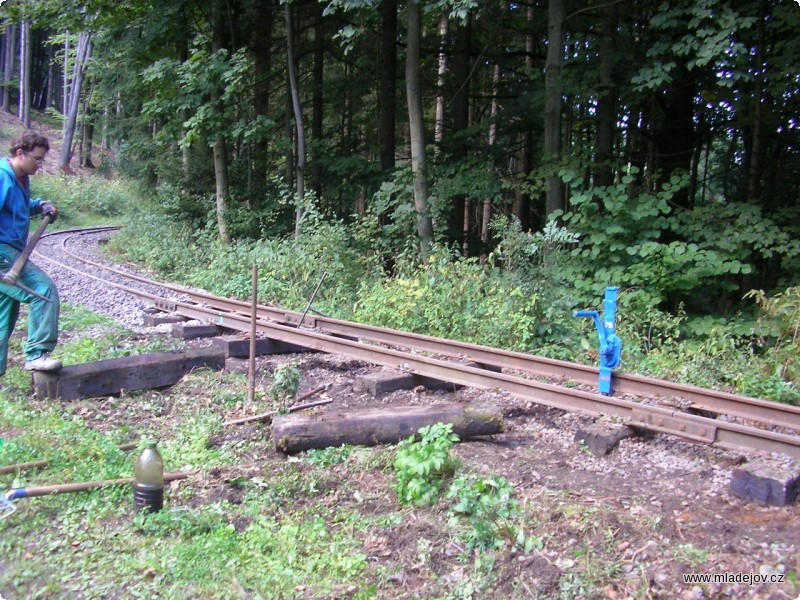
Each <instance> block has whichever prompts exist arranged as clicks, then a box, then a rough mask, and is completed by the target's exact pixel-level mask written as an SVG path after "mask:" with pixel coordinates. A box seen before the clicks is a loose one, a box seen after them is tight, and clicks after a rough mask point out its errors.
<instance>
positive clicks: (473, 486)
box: [447, 475, 521, 549]
mask: <svg viewBox="0 0 800 600" xmlns="http://www.w3.org/2000/svg"><path fill="white" fill-rule="evenodd" d="M447 498H449V499H451V500H453V501H454V504H453V506H452V507H451V508H450V514H451V515H454V516H458V517H464V518H466V519H467V520H468V521H469V524H470V530H469V531H468V532H467V534H466V542H467V545H468V546H469V547H470V548H475V547H479V548H489V549H491V548H499V547H500V546H502V545H503V539H504V538H510V539H511V541H516V540H517V530H518V527H517V525H516V523H517V521H518V520H519V519H520V516H521V511H520V507H519V503H518V502H517V500H516V499H515V498H514V488H513V487H512V486H511V484H510V483H509V482H508V480H506V479H505V478H504V477H477V476H474V475H473V476H466V475H462V476H459V477H457V478H456V479H455V480H454V481H453V483H452V485H451V486H450V489H449V490H448V491H447Z"/></svg>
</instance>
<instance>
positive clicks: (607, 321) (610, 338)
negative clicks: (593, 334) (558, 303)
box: [573, 287, 622, 396]
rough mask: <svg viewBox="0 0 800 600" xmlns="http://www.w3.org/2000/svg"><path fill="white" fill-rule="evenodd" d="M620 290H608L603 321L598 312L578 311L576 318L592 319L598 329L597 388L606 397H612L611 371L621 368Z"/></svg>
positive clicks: (574, 314) (615, 288)
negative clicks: (598, 373)
mask: <svg viewBox="0 0 800 600" xmlns="http://www.w3.org/2000/svg"><path fill="white" fill-rule="evenodd" d="M618 295H619V288H617V287H608V288H606V295H605V300H604V302H603V320H602V321H601V320H600V315H599V314H598V313H597V311H596V310H576V311H575V312H574V313H573V316H575V317H591V318H592V319H594V325H595V327H596V328H597V336H598V338H599V339H600V349H599V354H600V377H599V380H598V384H597V387H598V388H599V389H600V393H601V394H603V395H605V396H610V395H611V370H612V369H614V368H615V367H617V366H619V362H620V357H621V355H622V340H621V339H619V338H618V337H617V334H616V333H615V331H616V321H617V297H618Z"/></svg>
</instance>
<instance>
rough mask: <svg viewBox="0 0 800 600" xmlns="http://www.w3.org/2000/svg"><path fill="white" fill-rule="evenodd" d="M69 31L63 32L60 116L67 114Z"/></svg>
mask: <svg viewBox="0 0 800 600" xmlns="http://www.w3.org/2000/svg"><path fill="white" fill-rule="evenodd" d="M69 39H70V38H69V29H67V30H66V31H65V32H64V77H63V80H64V83H63V84H62V86H61V114H62V115H64V116H67V113H68V112H69Z"/></svg>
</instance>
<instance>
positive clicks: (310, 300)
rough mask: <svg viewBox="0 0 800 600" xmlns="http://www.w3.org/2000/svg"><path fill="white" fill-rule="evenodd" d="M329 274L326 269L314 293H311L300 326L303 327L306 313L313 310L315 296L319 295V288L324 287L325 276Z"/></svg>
mask: <svg viewBox="0 0 800 600" xmlns="http://www.w3.org/2000/svg"><path fill="white" fill-rule="evenodd" d="M327 276H328V272H327V271H324V272H323V273H322V277H321V278H320V280H319V283H318V284H317V287H316V288H315V289H314V293H313V294H311V298H310V299H309V301H308V306H306V310H305V312H303V316H302V318H301V319H300V324H299V325H298V327H302V326H303V321H305V320H306V315H307V314H308V311H309V310H311V303H312V302H314V298H316V297H317V292H319V288H321V287H322V282H323V281H325V278H326V277H327Z"/></svg>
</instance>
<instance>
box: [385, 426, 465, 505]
mask: <svg viewBox="0 0 800 600" xmlns="http://www.w3.org/2000/svg"><path fill="white" fill-rule="evenodd" d="M418 435H419V439H417V438H416V437H415V436H411V437H409V438H407V439H405V440H403V441H402V442H400V443H399V444H398V445H397V453H396V455H395V460H394V471H395V475H396V476H397V482H396V483H395V484H394V485H393V489H394V490H395V492H396V493H397V498H398V500H399V501H400V503H401V504H413V505H414V506H431V505H433V504H435V503H436V502H438V500H439V497H440V495H441V492H442V488H443V487H444V484H445V482H446V481H447V479H448V478H449V477H451V476H452V475H453V473H455V471H456V469H457V468H458V461H457V460H456V459H455V458H453V457H452V456H451V455H450V448H451V447H452V445H453V443H454V442H457V441H458V436H457V435H456V434H455V433H453V426H452V425H451V424H449V423H447V424H445V423H436V424H434V425H430V426H428V427H423V428H421V429H420V430H419V432H418Z"/></svg>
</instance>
